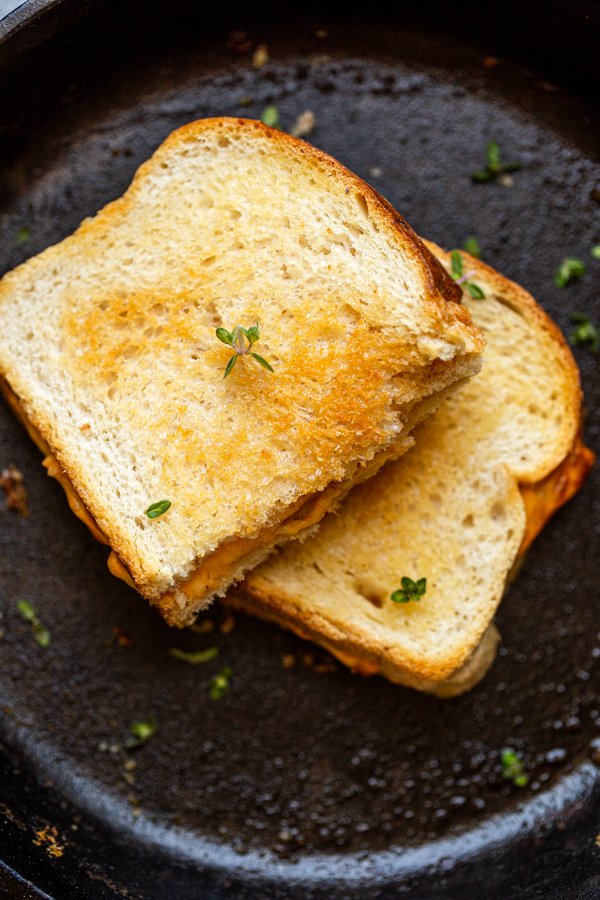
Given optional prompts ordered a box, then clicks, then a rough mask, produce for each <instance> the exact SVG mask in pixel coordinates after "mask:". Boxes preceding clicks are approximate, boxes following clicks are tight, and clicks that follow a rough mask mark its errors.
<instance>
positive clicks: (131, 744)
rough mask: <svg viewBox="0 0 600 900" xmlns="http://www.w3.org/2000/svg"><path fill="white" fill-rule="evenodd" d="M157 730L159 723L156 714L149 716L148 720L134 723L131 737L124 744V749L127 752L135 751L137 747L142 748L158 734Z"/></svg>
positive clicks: (130, 729)
mask: <svg viewBox="0 0 600 900" xmlns="http://www.w3.org/2000/svg"><path fill="white" fill-rule="evenodd" d="M157 729H158V722H157V721H156V716H155V715H154V713H152V715H150V716H148V718H147V719H143V720H139V721H136V722H132V723H131V725H130V726H129V731H130V732H131V735H130V737H128V738H126V740H125V741H124V742H123V746H124V748H125V749H126V750H135V748H136V747H140V746H141V745H142V744H145V743H146V741H148V740H150V738H151V737H152V736H153V735H155V734H156V731H157Z"/></svg>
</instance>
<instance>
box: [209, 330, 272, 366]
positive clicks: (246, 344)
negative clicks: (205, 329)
mask: <svg viewBox="0 0 600 900" xmlns="http://www.w3.org/2000/svg"><path fill="white" fill-rule="evenodd" d="M215 334H216V335H217V337H218V339H219V340H220V341H221V342H222V343H223V344H227V346H228V347H231V348H232V350H234V351H235V352H234V354H233V356H232V357H231V358H230V360H229V362H228V363H227V366H226V367H225V374H224V375H223V378H227V376H228V375H229V374H230V373H231V371H232V370H233V367H234V366H235V364H236V362H237V361H238V357H240V356H251V357H252V359H255V360H256V362H257V363H259V365H261V366H262V367H263V368H264V369H268V370H269V372H273V371H274V369H273V366H272V365H271V364H270V363H268V362H267V360H266V359H264V358H263V357H262V356H259V355H258V353H255V352H254V351H253V350H252V347H253V345H254V344H255V343H256V342H257V341H258V340H260V332H259V329H258V322H255V323H254V325H251V326H250V328H242V326H241V325H236V326H235V328H233V329H232V331H227V329H226V328H217V329H216V331H215Z"/></svg>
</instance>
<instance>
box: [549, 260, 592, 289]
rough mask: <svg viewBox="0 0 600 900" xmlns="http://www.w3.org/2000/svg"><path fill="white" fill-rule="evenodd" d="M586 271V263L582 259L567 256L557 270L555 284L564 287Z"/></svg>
mask: <svg viewBox="0 0 600 900" xmlns="http://www.w3.org/2000/svg"><path fill="white" fill-rule="evenodd" d="M584 272H585V263H583V262H582V261H581V260H580V259H576V258H575V257H574V256H567V257H566V258H565V259H563V261H562V262H561V264H560V266H559V267H558V269H557V270H556V274H555V275H554V284H555V285H556V287H559V288H564V287H566V286H567V285H568V284H569V282H570V281H574V280H575V279H577V278H581V276H582V275H583V274H584Z"/></svg>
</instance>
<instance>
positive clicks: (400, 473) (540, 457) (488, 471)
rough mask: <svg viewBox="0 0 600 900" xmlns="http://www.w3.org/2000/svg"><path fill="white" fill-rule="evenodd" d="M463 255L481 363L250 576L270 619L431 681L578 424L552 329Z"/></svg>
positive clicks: (495, 578)
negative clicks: (407, 586) (405, 438)
mask: <svg viewBox="0 0 600 900" xmlns="http://www.w3.org/2000/svg"><path fill="white" fill-rule="evenodd" d="M430 246H431V249H432V250H434V251H435V252H436V253H437V254H438V256H439V258H440V259H441V261H442V262H444V264H445V265H448V262H449V258H448V256H447V254H444V253H443V251H441V250H440V248H438V247H435V245H430ZM465 260H466V267H468V270H469V271H470V272H472V273H473V274H472V275H471V280H474V281H476V282H477V284H479V285H480V286H481V287H482V288H483V290H484V292H485V299H484V300H473V299H470V298H469V297H467V296H465V302H466V304H467V305H468V306H469V308H470V310H471V313H472V316H473V319H474V321H475V323H476V324H477V325H478V326H479V327H480V328H482V329H483V331H484V332H485V335H486V340H487V344H486V349H485V352H484V361H483V368H482V371H481V373H480V374H479V375H478V376H477V377H476V378H474V379H472V380H470V381H469V382H468V383H467V384H466V385H465V386H464V387H463V388H461V390H460V391H457V392H456V393H454V394H452V395H451V396H450V398H449V399H448V400H447V401H445V402H444V403H443V404H442V405H441V406H440V408H439V409H438V410H437V412H436V413H434V414H433V415H432V416H430V417H429V418H428V419H427V420H426V421H425V422H424V423H423V424H421V425H420V426H419V427H418V428H417V429H416V431H415V435H414V436H415V445H414V446H413V448H412V449H411V450H409V451H408V453H407V454H405V455H404V456H403V457H402V459H399V460H396V461H394V462H391V463H389V464H388V465H386V466H385V467H384V468H383V469H382V470H381V471H380V472H379V473H378V474H377V475H376V476H375V477H374V478H372V479H371V480H370V481H369V482H367V483H366V484H364V485H362V486H360V487H358V488H356V489H355V490H354V491H352V493H351V494H350V495H349V496H348V498H347V499H346V500H345V502H344V504H343V505H342V507H341V509H340V511H339V513H338V514H337V515H334V516H328V517H327V518H326V519H325V520H324V522H323V523H322V524H321V528H320V530H319V533H318V535H317V537H316V538H315V539H311V540H307V541H306V542H304V543H302V544H294V545H291V544H290V545H288V546H287V547H285V548H284V549H283V550H282V551H281V552H280V554H278V555H277V556H275V557H271V559H270V560H268V561H267V562H266V563H265V564H263V565H262V566H261V567H259V568H258V569H257V570H255V571H254V572H252V573H250V575H249V576H248V579H247V588H248V590H249V591H250V593H251V594H252V595H253V596H254V597H255V598H256V599H257V600H259V601H260V603H261V604H262V605H263V606H264V608H265V609H266V610H267V611H269V612H270V617H271V618H275V619H278V620H279V621H281V622H282V624H287V625H288V626H291V627H294V623H295V622H297V623H299V624H300V625H301V626H303V627H304V630H305V632H307V633H309V634H310V636H311V637H313V638H314V639H316V640H322V641H323V642H325V643H328V644H329V646H330V648H333V652H336V651H337V650H339V651H342V652H343V653H346V654H347V655H348V656H349V657H350V658H354V659H356V660H358V661H360V662H362V663H363V664H367V665H369V664H370V665H371V667H372V670H373V671H382V672H383V674H386V675H387V677H389V678H391V679H392V680H394V681H401V682H403V683H406V684H409V685H412V686H414V687H419V688H422V689H424V690H432V689H436V687H438V686H439V685H440V683H441V682H442V681H443V680H444V679H446V678H448V677H449V676H450V675H451V674H452V673H453V672H455V671H456V670H457V669H458V668H459V667H460V666H461V665H463V664H464V663H465V661H467V660H468V659H469V657H470V655H471V654H472V653H473V652H474V651H475V649H476V648H477V645H478V644H479V642H480V640H481V638H482V636H483V635H484V633H485V632H486V629H488V626H489V625H490V622H491V620H492V617H493V615H494V612H495V610H496V607H497V605H498V603H499V602H500V599H501V597H502V594H503V591H504V589H505V585H506V581H507V578H508V576H509V574H510V572H511V570H512V567H513V565H514V562H515V558H516V556H517V553H518V551H519V547H520V545H521V541H522V539H523V535H524V533H525V525H526V517H525V509H524V503H523V499H522V496H521V493H520V490H519V485H520V484H529V483H536V482H538V481H540V480H541V479H543V478H544V477H545V476H546V475H548V474H549V473H550V472H552V471H553V470H554V469H555V468H556V467H557V466H558V465H559V464H560V463H561V461H562V460H563V459H564V458H565V456H566V455H567V454H568V453H569V451H570V449H571V447H572V446H573V444H574V442H575V440H576V438H577V434H578V431H579V428H580V415H581V391H580V386H579V375H578V371H577V368H576V365H575V363H574V361H573V357H572V355H571V353H570V351H569V348H568V347H567V345H566V343H565V341H564V339H563V337H562V335H561V334H560V332H559V331H558V329H557V328H556V326H555V325H554V324H553V323H552V322H551V321H550V320H549V319H548V317H547V316H546V315H545V314H544V313H543V312H542V310H541V309H540V307H539V306H537V304H536V303H535V301H534V300H533V298H532V297H531V296H530V295H529V294H528V293H527V292H525V291H524V290H522V289H521V288H519V287H518V286H517V285H516V284H514V283H512V282H510V281H508V280H507V279H505V278H503V277H502V276H500V275H499V274H498V273H497V272H495V271H494V270H493V269H491V268H489V267H488V266H486V265H484V264H483V263H481V262H479V261H477V260H474V259H472V258H470V257H468V255H467V254H465ZM403 576H408V577H410V578H413V579H417V578H422V577H426V578H427V592H426V594H425V596H424V597H423V598H422V600H421V601H420V602H414V601H413V602H409V603H405V604H396V603H394V602H392V601H391V599H390V595H391V593H392V592H393V591H394V590H396V589H397V588H399V587H400V582H401V578H402V577H403ZM514 602H518V597H516V598H514ZM242 606H243V603H242ZM251 608H253V609H254V611H257V608H258V605H257V604H256V605H255V606H254V607H251ZM258 611H259V614H260V610H258ZM359 668H360V667H359ZM480 674H483V671H482V672H481V673H480ZM475 680H477V679H475Z"/></svg>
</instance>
